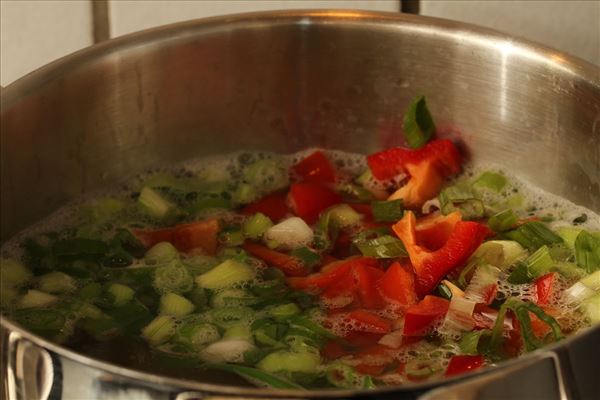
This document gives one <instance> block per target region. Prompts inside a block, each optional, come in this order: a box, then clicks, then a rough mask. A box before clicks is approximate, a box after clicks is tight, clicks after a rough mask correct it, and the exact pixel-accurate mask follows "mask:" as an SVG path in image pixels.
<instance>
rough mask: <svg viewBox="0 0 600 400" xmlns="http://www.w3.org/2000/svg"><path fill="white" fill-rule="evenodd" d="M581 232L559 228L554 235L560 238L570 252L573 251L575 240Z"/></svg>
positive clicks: (577, 229)
mask: <svg viewBox="0 0 600 400" xmlns="http://www.w3.org/2000/svg"><path fill="white" fill-rule="evenodd" d="M581 231H583V229H581V228H572V227H563V228H559V229H558V231H557V232H556V233H558V236H560V237H561V238H562V240H563V241H564V242H565V244H566V245H567V247H568V248H569V249H571V250H575V240H577V236H579V234H580V233H581Z"/></svg>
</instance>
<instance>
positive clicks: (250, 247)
mask: <svg viewBox="0 0 600 400" xmlns="http://www.w3.org/2000/svg"><path fill="white" fill-rule="evenodd" d="M242 247H243V248H244V250H246V251H247V252H248V253H250V254H252V255H253V256H255V257H258V258H260V259H261V260H263V261H264V262H266V263H267V264H268V265H269V266H271V267H274V268H278V269H280V270H281V271H282V272H283V273H284V274H285V275H286V276H305V275H307V274H308V269H307V268H306V267H305V266H304V264H303V263H302V261H300V260H299V259H298V258H296V257H292V256H290V255H288V254H285V253H281V252H279V251H275V250H271V249H269V248H268V247H265V246H263V245H260V244H257V243H252V242H246V243H244V245H243V246H242Z"/></svg>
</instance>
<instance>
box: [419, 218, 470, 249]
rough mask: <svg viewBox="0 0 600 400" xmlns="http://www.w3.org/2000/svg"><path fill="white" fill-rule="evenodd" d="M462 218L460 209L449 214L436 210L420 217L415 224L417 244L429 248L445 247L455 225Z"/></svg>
mask: <svg viewBox="0 0 600 400" xmlns="http://www.w3.org/2000/svg"><path fill="white" fill-rule="evenodd" d="M461 220H462V215H461V214H460V211H454V212H453V213H450V214H448V215H443V214H442V213H440V212H435V213H432V214H429V215H427V216H426V217H423V218H419V219H418V220H417V225H416V226H415V230H416V233H417V244H418V245H419V246H424V247H426V248H428V249H429V250H437V249H439V248H441V247H443V246H444V244H445V243H446V242H447V241H448V238H449V237H450V235H451V234H452V231H453V230H454V226H455V225H456V223H457V222H458V221H461Z"/></svg>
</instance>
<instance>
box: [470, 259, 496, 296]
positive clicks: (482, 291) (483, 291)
mask: <svg viewBox="0 0 600 400" xmlns="http://www.w3.org/2000/svg"><path fill="white" fill-rule="evenodd" d="M499 276H500V270H499V269H498V268H496V267H492V266H490V265H482V266H479V267H477V269H476V270H475V273H474V274H473V277H472V278H471V281H470V282H469V285H468V286H467V287H466V289H465V298H467V299H469V300H473V301H475V302H476V303H487V302H488V299H487V290H488V289H489V287H490V286H492V285H495V284H497V283H498V277H499Z"/></svg>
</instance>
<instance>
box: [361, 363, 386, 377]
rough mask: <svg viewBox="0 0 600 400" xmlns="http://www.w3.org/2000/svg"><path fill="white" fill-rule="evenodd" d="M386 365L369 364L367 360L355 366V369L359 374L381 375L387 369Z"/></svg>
mask: <svg viewBox="0 0 600 400" xmlns="http://www.w3.org/2000/svg"><path fill="white" fill-rule="evenodd" d="M385 367H386V365H376V364H368V363H366V362H362V363H360V364H356V365H355V366H354V370H355V371H356V372H358V373H359V374H364V375H370V376H377V375H381V374H382V373H383V371H385Z"/></svg>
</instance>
